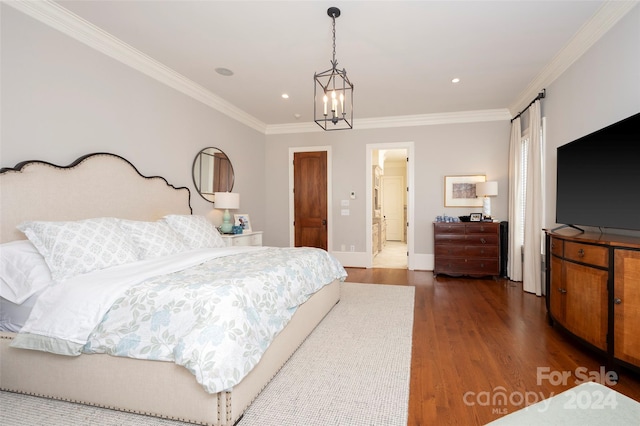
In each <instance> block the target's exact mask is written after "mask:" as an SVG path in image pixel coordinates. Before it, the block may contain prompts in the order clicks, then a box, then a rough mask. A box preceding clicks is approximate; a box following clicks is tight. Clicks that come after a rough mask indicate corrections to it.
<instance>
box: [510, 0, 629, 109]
mask: <svg viewBox="0 0 640 426" xmlns="http://www.w3.org/2000/svg"><path fill="white" fill-rule="evenodd" d="M638 3H639V2H638V1H637V0H635V1H615V0H609V1H606V2H605V3H604V4H603V5H602V6H600V8H599V9H598V11H597V12H596V13H595V14H594V15H593V16H592V17H591V19H589V21H587V22H586V23H585V24H584V25H583V26H582V27H581V28H580V29H579V30H578V31H577V32H576V34H575V35H574V36H573V37H572V38H571V40H569V42H568V43H567V44H566V45H565V46H564V47H563V48H562V49H561V50H560V51H559V52H558V53H557V54H556V56H555V57H554V58H553V59H552V60H551V62H550V63H549V64H547V66H545V67H544V68H543V69H542V71H541V72H540V73H539V74H538V75H537V76H536V77H535V78H534V79H533V80H532V81H531V83H529V85H528V86H527V88H526V89H525V90H524V91H523V92H522V93H520V95H519V96H518V98H517V99H516V100H515V102H513V103H512V104H511V105H510V106H509V111H511V114H512V116H515V115H517V114H518V113H519V112H521V111H522V109H524V108H525V107H526V106H527V105H528V104H529V102H531V99H533V98H535V97H536V96H537V95H538V93H539V92H540V91H542V89H544V88H546V87H547V86H549V85H550V84H551V83H553V82H554V81H555V80H556V79H557V78H558V77H560V75H562V74H563V73H564V72H565V71H566V70H567V69H568V68H569V67H570V66H571V65H573V63H574V62H575V61H577V60H578V59H579V58H580V57H581V56H582V55H583V54H584V53H585V52H586V51H587V50H589V49H590V48H591V47H592V46H593V45H594V44H595V43H596V42H597V41H598V40H600V38H602V36H603V35H604V34H605V33H606V32H607V31H609V30H610V29H611V28H612V27H613V26H614V25H615V24H616V23H617V22H618V21H619V20H620V19H621V18H622V17H623V16H625V15H626V14H627V13H628V12H629V11H631V9H633V8H634V7H635V6H637V5H638Z"/></svg>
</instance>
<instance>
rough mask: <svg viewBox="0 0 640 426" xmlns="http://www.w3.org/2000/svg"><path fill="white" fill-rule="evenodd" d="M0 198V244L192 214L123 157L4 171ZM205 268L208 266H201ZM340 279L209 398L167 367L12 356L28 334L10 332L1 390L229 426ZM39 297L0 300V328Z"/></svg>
mask: <svg viewBox="0 0 640 426" xmlns="http://www.w3.org/2000/svg"><path fill="white" fill-rule="evenodd" d="M0 197H1V198H0V219H1V220H0V238H1V241H0V242H1V243H3V244H4V243H8V242H13V241H18V240H24V239H25V234H24V233H23V232H22V231H20V230H18V229H17V228H16V227H17V226H18V225H19V224H22V223H24V222H25V221H26V222H28V221H80V222H81V221H85V220H93V219H94V218H118V219H117V220H119V221H144V222H153V221H158V220H160V219H161V218H167V217H174V216H175V217H188V216H189V215H191V214H192V209H191V207H190V193H189V190H188V189H187V188H176V187H174V186H172V185H170V184H169V183H168V182H167V181H166V180H165V179H163V178H160V177H145V176H143V175H141V174H140V173H139V172H138V170H137V169H136V168H135V167H134V166H133V165H132V164H131V163H130V162H128V161H127V160H125V159H124V158H122V157H119V156H117V155H113V154H108V153H97V154H90V155H87V156H84V157H81V158H79V159H78V160H76V161H75V162H73V163H72V164H71V165H69V166H64V167H61V166H56V165H53V164H49V163H45V162H39V161H29V162H24V163H20V164H18V165H17V166H16V167H14V168H11V169H3V170H2V173H0ZM109 220H110V219H109ZM119 223H120V222H119ZM25 232H26V231H25ZM253 249H257V248H253ZM221 250H223V249H221ZM264 250H270V249H268V248H265V249H264ZM283 250H284V249H283ZM289 250H297V249H289ZM325 254H326V252H325ZM233 255H234V254H228V255H227V254H225V255H224V256H227V257H224V256H223V257H222V258H223V259H226V260H225V261H226V262H227V263H233V262H231V261H230V259H231V257H229V256H233ZM251 255H253V254H251ZM256 255H257V254H256ZM240 256H248V255H247V254H240ZM326 256H330V255H328V254H326ZM169 257H170V256H169ZM162 259H164V258H162ZM207 259H208V258H207ZM156 260H157V259H156ZM214 261H217V259H213V260H211V261H207V262H204V263H203V264H209V262H214ZM161 263H163V264H168V263H169V262H164V261H163V262H161ZM336 263H337V261H336ZM200 266H201V265H200ZM200 266H199V267H200ZM216 267H217V266H216ZM211 268H213V267H211ZM114 269H117V267H116V268H114ZM106 270H108V271H109V270H111V269H110V268H106ZM52 271H53V269H52ZM87 276H92V275H90V274H89V275H87ZM344 276H345V274H344V269H343V268H342V267H341V266H339V264H338V267H337V268H336V273H335V276H333V277H332V278H331V279H327V278H326V277H325V278H322V279H319V278H318V279H317V280H318V281H320V280H324V281H327V282H319V283H317V285H314V288H316V287H317V291H316V290H314V292H313V294H311V295H310V296H308V299H306V300H305V301H304V302H303V303H302V304H301V305H300V306H298V307H297V309H290V310H291V311H294V313H293V314H292V316H291V317H290V319H286V320H285V321H284V322H286V326H284V328H283V329H282V330H281V331H278V332H277V333H275V338H273V340H272V341H271V343H270V344H269V345H268V347H266V350H265V351H264V352H263V353H261V354H259V355H258V356H257V359H259V360H258V361H257V363H256V364H255V366H252V367H250V368H249V370H250V371H249V372H248V374H246V376H244V377H239V378H238V381H237V383H235V384H234V385H233V386H231V387H228V388H225V389H220V390H218V391H215V392H213V391H212V389H214V388H213V387H212V386H209V387H206V386H204V385H203V383H202V382H201V383H199V382H198V381H200V378H198V381H197V380H196V377H195V376H194V374H192V373H191V372H190V371H188V369H187V368H185V367H184V366H181V365H178V364H176V363H174V362H166V361H156V360H148V359H136V358H129V357H123V356H111V355H108V354H105V353H95V354H86V353H83V354H80V355H77V356H67V355H60V354H57V353H51V352H46V351H41V350H30V349H20V348H16V347H14V346H15V345H16V343H19V342H20V341H21V340H20V339H21V337H22V336H21V335H22V334H28V333H20V334H18V333H16V332H15V330H14V331H2V332H0V388H1V389H2V390H6V391H12V392H19V393H25V394H30V395H37V396H44V397H49V398H55V399H61V400H66V401H72V402H78V403H84V404H90V405H96V406H101V407H106V408H111V409H117V410H123V411H130V412H135V413H140V414H146V415H152V416H158V417H164V418H170V419H176V420H182V421H186V422H190V423H195V424H203V425H216V426H218V425H220V426H223V425H232V424H235V423H236V422H237V421H238V420H239V419H240V418H241V416H242V413H243V412H244V411H245V410H246V408H247V407H248V406H249V405H250V404H251V402H252V401H253V399H254V398H255V397H256V396H257V395H258V393H259V392H260V391H261V390H262V389H263V388H264V386H265V385H266V384H267V383H268V382H269V380H270V379H271V378H272V377H273V376H274V375H275V374H276V372H277V371H278V370H279V369H280V368H281V366H282V365H283V364H284V363H285V362H286V361H287V359H288V358H289V357H290V356H291V355H292V354H293V352H294V351H295V350H296V349H297V347H298V346H299V345H300V344H301V343H302V342H303V341H304V339H305V338H306V337H307V336H308V335H309V333H310V332H311V331H312V330H313V329H314V328H315V326H316V325H317V324H318V323H319V322H320V321H321V320H322V319H323V318H324V316H325V315H326V314H327V312H328V311H329V310H330V309H331V308H332V307H333V306H334V305H335V304H336V303H337V302H338V300H339V294H340V292H339V282H340V281H341V280H343V279H344ZM71 281H73V280H71V279H70V280H69V281H68V282H71ZM145 282H146V281H145ZM42 293H43V294H47V295H48V293H53V291H49V288H48V287H47V288H46V289H44V290H42ZM44 297H45V296H42V295H41V294H40V293H36V294H35V295H34V296H30V297H29V298H27V299H26V300H25V301H24V302H23V303H22V304H16V305H18V306H13V305H12V304H11V303H9V304H7V303H6V301H5V300H2V303H3V304H4V305H0V309H1V310H2V312H3V318H1V320H2V321H5V318H4V316H5V315H12V310H11V309H9V308H8V307H11V308H17V309H18V310H20V309H23V311H24V309H25V308H26V309H27V310H31V309H37V308H34V306H38V303H39V302H40V303H41V304H43V302H42V301H43V300H44ZM40 298H42V299H40ZM53 300H55V299H53ZM118 300H121V299H118ZM89 304H90V303H89ZM21 305H24V306H21ZM43 306H46V304H43ZM114 306H115V304H114ZM114 306H112V307H111V308H110V309H113V308H114ZM41 310H42V309H41ZM108 312H109V315H106V316H105V318H107V317H112V316H114V314H113V313H112V310H109V311H108ZM15 315H16V316H19V315H25V314H24V312H22V313H19V312H18V313H16V314H15ZM52 315H53V314H52ZM28 316H32V313H29V314H28ZM7 321H8V322H10V321H9V320H7ZM101 326H102V325H101ZM25 328H28V327H27V326H25ZM23 331H24V330H23ZM92 336H93V334H92ZM85 347H86V346H85ZM53 352H56V351H55V350H53ZM254 358H256V357H254ZM220 386H224V383H223V384H222V385H220ZM205 388H206V389H208V391H207V390H205Z"/></svg>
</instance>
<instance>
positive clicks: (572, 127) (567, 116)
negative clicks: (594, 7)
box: [543, 6, 640, 235]
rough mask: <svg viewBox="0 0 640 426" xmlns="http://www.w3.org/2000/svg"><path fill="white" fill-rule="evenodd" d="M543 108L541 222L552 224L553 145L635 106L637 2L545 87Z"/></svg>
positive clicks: (639, 105)
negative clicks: (543, 202) (543, 206)
mask: <svg viewBox="0 0 640 426" xmlns="http://www.w3.org/2000/svg"><path fill="white" fill-rule="evenodd" d="M543 112H544V115H545V116H546V121H547V145H546V158H545V161H546V182H545V191H546V199H547V200H546V201H547V203H546V209H545V213H546V219H545V226H546V227H554V226H556V223H555V207H556V203H555V197H556V148H557V147H559V146H561V145H564V144H566V143H569V142H571V141H573V140H575V139H577V138H579V137H582V136H584V135H587V134H589V133H591V132H593V131H595V130H598V129H601V128H603V127H606V126H608V125H609V124H612V123H615V122H616V121H619V120H621V119H623V118H626V117H629V116H631V115H633V114H636V113H638V112H640V6H636V7H635V8H634V9H632V10H631V12H629V13H628V14H627V15H626V16H625V17H623V18H622V19H621V20H620V22H619V23H618V24H617V25H616V26H615V27H613V28H612V29H611V30H609V32H608V33H607V34H605V35H604V36H603V37H602V38H601V39H600V40H599V41H598V42H597V43H596V44H595V45H594V46H593V47H592V48H591V49H590V50H589V51H587V52H586V53H585V54H584V55H583V56H582V57H581V58H580V59H578V61H576V62H575V63H574V64H573V65H572V66H571V67H570V68H569V69H568V70H567V71H565V72H564V74H562V76H560V78H558V79H557V80H556V81H555V82H554V83H553V84H551V85H550V86H549V87H548V88H547V98H546V99H545V100H544V101H543ZM585 172H588V171H585ZM639 215H640V213H639ZM639 217H640V216H639ZM608 232H621V231H619V230H609V231H608ZM622 233H626V234H634V232H622ZM635 234H637V235H640V232H635Z"/></svg>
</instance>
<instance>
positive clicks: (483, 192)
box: [476, 181, 498, 218]
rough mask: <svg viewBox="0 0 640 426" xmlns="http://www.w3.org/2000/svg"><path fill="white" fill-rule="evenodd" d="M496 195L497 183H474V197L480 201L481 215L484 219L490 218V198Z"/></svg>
mask: <svg viewBox="0 0 640 426" xmlns="http://www.w3.org/2000/svg"><path fill="white" fill-rule="evenodd" d="M497 195H498V182H496V181H490V182H478V183H476V196H477V197H483V199H482V215H483V216H484V217H486V218H490V217H491V198H489V197H495V196H497Z"/></svg>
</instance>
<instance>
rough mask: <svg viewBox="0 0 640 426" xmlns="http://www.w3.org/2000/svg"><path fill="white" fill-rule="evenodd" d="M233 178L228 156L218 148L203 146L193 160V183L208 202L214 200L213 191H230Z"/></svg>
mask: <svg viewBox="0 0 640 426" xmlns="http://www.w3.org/2000/svg"><path fill="white" fill-rule="evenodd" d="M234 179H235V176H234V174H233V166H232V165H231V161H230V160H229V157H227V154H225V153H224V152H222V150H220V149H218V148H213V147H208V148H205V149H203V150H202V151H200V152H199V153H198V155H196V158H195V159H194V160H193V184H194V185H195V187H196V191H198V193H199V194H200V195H201V196H202V198H204V199H205V200H207V201H209V202H210V203H213V202H214V196H213V193H214V192H231V190H232V189H233V181H234Z"/></svg>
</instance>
